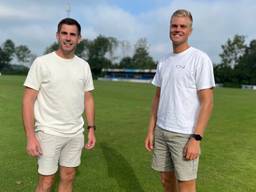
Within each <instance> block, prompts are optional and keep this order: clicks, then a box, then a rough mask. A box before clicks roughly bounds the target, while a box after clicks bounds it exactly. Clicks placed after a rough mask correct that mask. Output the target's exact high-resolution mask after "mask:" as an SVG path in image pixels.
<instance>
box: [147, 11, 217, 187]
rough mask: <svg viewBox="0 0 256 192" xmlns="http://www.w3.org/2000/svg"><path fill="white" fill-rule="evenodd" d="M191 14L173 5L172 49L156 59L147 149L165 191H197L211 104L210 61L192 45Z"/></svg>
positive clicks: (171, 23) (211, 75)
mask: <svg viewBox="0 0 256 192" xmlns="http://www.w3.org/2000/svg"><path fill="white" fill-rule="evenodd" d="M192 22H193V19H192V15H191V13H190V12H189V11H187V10H183V9H180V10H177V11H175V12H174V13H173V15H172V17H171V20H170V34H169V36H170V39H171V41H172V45H173V52H172V53H171V54H169V55H168V56H167V57H166V58H164V59H163V60H161V61H160V62H159V63H158V66H157V70H156V74H155V77H154V79H153V82H152V83H153V85H155V86H156V93H155V96H154V98H153V103H152V112H151V116H150V121H149V126H148V133H147V136H146V139H145V148H146V149H147V150H148V151H152V150H153V161H152V168H153V169H154V170H156V171H159V172H160V177H161V182H162V184H163V187H164V191H165V192H177V191H179V192H195V191H196V178H197V169H198V161H199V155H200V141H201V140H202V137H203V134H204V129H205V127H206V126H207V122H208V120H209V118H210V115H211V111H212V107H213V87H214V86H215V83H214V75H213V67H212V62H211V60H210V59H209V57H208V56H207V55H206V54H205V53H204V52H202V51H200V50H198V49H196V48H194V47H190V46H189V44H188V38H189V36H190V35H191V33H192Z"/></svg>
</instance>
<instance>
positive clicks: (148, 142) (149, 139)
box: [145, 133, 154, 151]
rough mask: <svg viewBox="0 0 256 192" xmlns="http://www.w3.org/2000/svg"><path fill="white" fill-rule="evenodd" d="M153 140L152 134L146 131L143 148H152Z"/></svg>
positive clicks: (149, 149)
mask: <svg viewBox="0 0 256 192" xmlns="http://www.w3.org/2000/svg"><path fill="white" fill-rule="evenodd" d="M153 142H154V135H153V134H152V133H148V134H147V137H146V139H145V148H146V149H147V150H148V151H152V150H153V147H154V144H153Z"/></svg>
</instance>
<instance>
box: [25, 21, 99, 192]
mask: <svg viewBox="0 0 256 192" xmlns="http://www.w3.org/2000/svg"><path fill="white" fill-rule="evenodd" d="M80 31H81V27H80V24H79V23H78V22H77V21H76V20H74V19H72V18H65V19H63V20H61V21H60V22H59V24H58V29H57V33H56V38H57V40H58V43H59V48H58V50H57V51H55V52H52V53H49V54H47V55H43V56H40V57H38V58H36V59H35V61H34V62H33V64H32V66H31V68H30V70H29V73H28V76H27V78H26V80H25V83H24V86H25V90H24V96H23V123H24V130H25V133H26V137H27V147H26V149H27V153H28V154H29V155H31V156H33V157H37V158H38V173H39V181H38V185H37V187H36V192H48V191H50V190H51V187H52V185H53V182H54V176H55V173H56V172H57V171H58V169H59V173H60V183H59V187H58V191H59V192H64V191H65V192H71V191H72V188H73V187H72V185H73V180H74V177H75V168H76V167H78V166H79V164H80V158H81V153H82V149H83V148H84V147H85V148H86V149H92V148H93V147H94V146H95V143H96V138H95V134H94V131H95V122H94V99H93V95H92V92H91V91H92V90H93V89H94V86H93V80H92V75H91V70H90V67H89V64H88V63H87V62H86V61H84V60H83V59H81V58H79V57H77V56H76V55H75V49H76V46H77V45H78V44H79V42H80V40H81V35H80ZM84 112H85V115H86V120H87V125H88V126H87V128H88V142H87V144H86V145H84V135H83V132H84V128H83V125H84V121H83V117H82V114H83V113H84Z"/></svg>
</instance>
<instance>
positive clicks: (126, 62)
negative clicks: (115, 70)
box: [118, 57, 134, 69]
mask: <svg viewBox="0 0 256 192" xmlns="http://www.w3.org/2000/svg"><path fill="white" fill-rule="evenodd" d="M118 67H119V68H121V69H124V68H126V69H127V68H133V67H134V66H133V61H132V58H131V57H124V58H123V59H122V60H121V61H120V63H119V66H118Z"/></svg>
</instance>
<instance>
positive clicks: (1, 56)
mask: <svg viewBox="0 0 256 192" xmlns="http://www.w3.org/2000/svg"><path fill="white" fill-rule="evenodd" d="M9 63H10V58H9V57H8V55H7V54H6V53H5V52H4V51H3V49H2V48H1V47H0V71H2V69H3V68H4V67H6V66H8V65H9Z"/></svg>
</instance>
